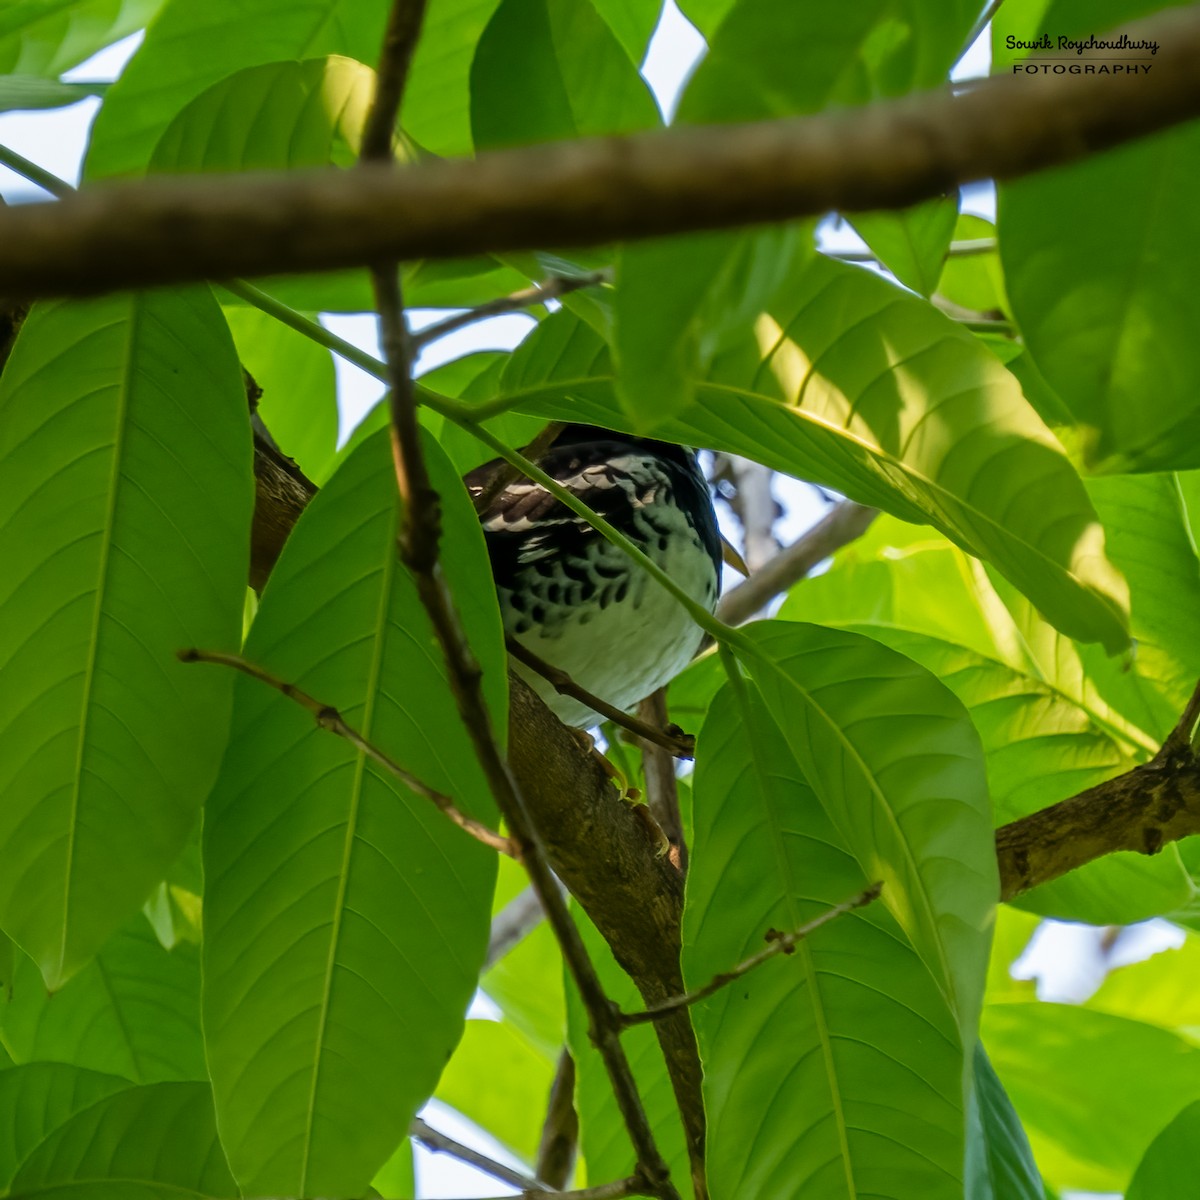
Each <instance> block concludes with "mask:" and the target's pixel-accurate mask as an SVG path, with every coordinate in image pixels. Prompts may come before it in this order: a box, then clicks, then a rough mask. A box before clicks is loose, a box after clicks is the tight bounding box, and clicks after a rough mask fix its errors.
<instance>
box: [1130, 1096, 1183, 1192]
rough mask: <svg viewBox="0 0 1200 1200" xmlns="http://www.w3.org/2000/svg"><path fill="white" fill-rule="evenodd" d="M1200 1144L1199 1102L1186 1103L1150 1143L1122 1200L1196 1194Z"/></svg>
mask: <svg viewBox="0 0 1200 1200" xmlns="http://www.w3.org/2000/svg"><path fill="white" fill-rule="evenodd" d="M1197 1145H1200V1102H1197V1103H1194V1104H1189V1105H1188V1106H1187V1107H1186V1108H1185V1109H1183V1111H1182V1112H1180V1113H1179V1115H1178V1116H1177V1117H1175V1119H1174V1120H1173V1121H1172V1122H1171V1123H1170V1124H1169V1125H1168V1126H1167V1127H1166V1128H1165V1129H1164V1130H1163V1131H1162V1133H1160V1134H1159V1135H1158V1137H1156V1138H1155V1139H1154V1141H1153V1142H1151V1143H1150V1148H1149V1149H1148V1150H1147V1151H1146V1154H1145V1157H1144V1158H1143V1159H1142V1161H1141V1162H1140V1163H1139V1164H1138V1169H1137V1171H1136V1172H1135V1173H1134V1176H1133V1180H1132V1182H1131V1183H1130V1184H1129V1190H1128V1191H1127V1192H1126V1193H1125V1200H1183V1198H1184V1197H1186V1196H1187V1195H1188V1193H1189V1192H1191V1194H1192V1195H1196V1147H1197Z"/></svg>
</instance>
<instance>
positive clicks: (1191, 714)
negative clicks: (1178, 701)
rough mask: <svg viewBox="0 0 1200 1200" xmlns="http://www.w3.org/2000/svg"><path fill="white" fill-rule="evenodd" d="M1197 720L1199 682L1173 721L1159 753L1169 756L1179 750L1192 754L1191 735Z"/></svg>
mask: <svg viewBox="0 0 1200 1200" xmlns="http://www.w3.org/2000/svg"><path fill="white" fill-rule="evenodd" d="M1197 721H1200V683H1197V684H1196V688H1195V690H1194V691H1193V692H1192V695H1191V698H1190V699H1189V700H1188V702H1187V704H1186V705H1185V707H1184V710H1183V714H1182V715H1181V716H1180V718H1179V720H1178V721H1177V722H1176V723H1175V728H1174V729H1172V730H1171V732H1170V733H1169V734H1167V740H1166V741H1165V742H1163V747H1162V750H1161V751H1159V755H1160V756H1170V755H1173V754H1178V753H1180V752H1184V753H1187V754H1194V753H1195V751H1194V748H1193V747H1194V743H1193V736H1194V734H1195V732H1196V722H1197Z"/></svg>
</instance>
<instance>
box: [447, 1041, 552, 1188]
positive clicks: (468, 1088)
mask: <svg viewBox="0 0 1200 1200" xmlns="http://www.w3.org/2000/svg"><path fill="white" fill-rule="evenodd" d="M555 1063H556V1059H553V1058H548V1057H547V1056H546V1055H544V1054H543V1053H542V1052H541V1051H539V1050H537V1049H536V1048H535V1047H534V1046H533V1045H532V1044H531V1043H530V1042H529V1041H528V1040H527V1039H526V1038H525V1037H523V1036H522V1035H521V1034H520V1033H519V1032H518V1031H517V1029H516V1027H515V1026H514V1025H512V1024H511V1023H509V1022H508V1021H468V1022H467V1027H466V1029H465V1030H464V1031H463V1038H462V1041H461V1042H459V1043H458V1048H457V1049H456V1050H455V1051H454V1054H453V1056H452V1057H451V1059H450V1062H449V1063H448V1064H447V1066H446V1069H445V1071H444V1072H443V1073H442V1078H441V1080H440V1082H439V1083H438V1087H437V1091H436V1092H435V1093H434V1095H435V1098H436V1099H438V1100H441V1101H442V1102H443V1103H445V1104H448V1105H450V1107H451V1108H453V1109H456V1110H457V1111H458V1112H460V1113H462V1115H463V1116H464V1117H466V1118H468V1119H469V1120H471V1121H474V1122H475V1124H476V1125H478V1126H480V1128H482V1129H485V1130H486V1131H487V1132H488V1133H489V1134H490V1135H491V1136H492V1137H493V1138H495V1139H496V1140H497V1141H498V1142H500V1143H501V1145H503V1146H506V1147H507V1148H508V1149H509V1150H510V1151H512V1153H513V1154H515V1155H516V1156H517V1158H518V1159H520V1160H521V1161H522V1162H524V1163H525V1165H526V1166H527V1167H532V1166H533V1164H534V1163H535V1162H536V1161H537V1151H538V1143H539V1142H540V1140H541V1136H542V1122H543V1121H544V1120H545V1117H546V1103H547V1101H548V1099H549V1096H550V1085H551V1084H552V1083H553V1081H554V1070H555ZM489 1079H490V1080H495V1081H496V1084H495V1086H485V1085H484V1081H485V1080H489Z"/></svg>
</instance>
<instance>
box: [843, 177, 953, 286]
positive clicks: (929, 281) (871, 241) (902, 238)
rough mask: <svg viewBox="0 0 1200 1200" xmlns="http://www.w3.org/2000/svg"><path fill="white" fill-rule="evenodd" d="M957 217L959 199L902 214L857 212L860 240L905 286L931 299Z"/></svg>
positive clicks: (946, 198) (947, 198) (942, 198)
mask: <svg viewBox="0 0 1200 1200" xmlns="http://www.w3.org/2000/svg"><path fill="white" fill-rule="evenodd" d="M957 216H958V197H957V196H940V197H938V199H936V200H929V201H927V202H926V203H924V204H918V205H916V206H915V207H913V208H906V209H901V210H900V211H899V212H884V213H856V214H855V215H854V216H852V217H850V218H849V220H850V224H851V225H853V226H854V228H855V230H856V231H857V232H858V235H859V237H861V238H862V240H863V241H864V242H866V243H867V246H868V247H869V248H870V250H871V252H872V253H873V254H874V255H875V256H876V257H877V258H878V259H879V261H880V262H881V263H883V265H884V266H885V267H887V269H888V270H889V271H891V273H892V274H893V275H895V277H896V278H897V279H898V280H900V282H901V283H902V284H904V285H905V286H906V287H910V288H912V289H913V291H914V292H920V294H921V295H922V296H930V295H932V294H933V291H934V289H935V288H936V287H937V283H938V277H939V275H940V274H941V271H942V264H943V263H944V262H945V261H946V251H947V250H948V249H949V248H950V236H951V234H952V233H953V232H954V222H955V218H956V217H957Z"/></svg>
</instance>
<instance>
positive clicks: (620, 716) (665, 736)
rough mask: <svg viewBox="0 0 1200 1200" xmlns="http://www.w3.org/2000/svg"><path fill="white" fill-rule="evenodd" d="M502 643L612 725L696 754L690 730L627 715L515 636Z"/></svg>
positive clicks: (684, 754)
mask: <svg viewBox="0 0 1200 1200" xmlns="http://www.w3.org/2000/svg"><path fill="white" fill-rule="evenodd" d="M505 643H506V644H507V646H508V652H509V654H511V655H512V656H513V658H515V659H516V660H517V661H518V662H521V663H524V664H525V665H526V666H527V667H528V668H529V669H530V670H531V671H536V672H537V674H539V675H540V676H541V677H542V678H543V679H544V680H546V682H547V683H549V684H550V686H551V687H553V688H554V690H555V691H556V692H558V693H559V695H562V696H570V697H571V699H572V700H578V701H579V702H580V703H581V704H586V705H587V706H588V707H589V708H591V709H594V710H595V711H596V712H598V713H599V714H600V715H601V716H602V717H603V718H604V719H605V720H606V721H612V723H613V724H614V725H620V726H621V728H622V729H628V730H629V732H630V733H633V734H636V735H637V736H638V737H640V738H643V739H645V740H646V741H647V742H653V743H654V744H655V745H656V746H661V747H662V748H663V749H664V750H669V751H670V752H671V753H672V754H673V755H674V756H675V757H676V758H694V757H695V756H696V739H695V738H694V737H692V735H691V734H690V733H682V732H680V733H672V732H671V730H670V729H665V728H658V727H656V726H654V725H651V724H650V723H649V722H648V721H643V720H641V719H640V718H639V717H634V716H630V714H629V713H627V712H623V711H622V710H621V709H619V708H617V707H616V705H614V704H609V702H608V701H607V700H602V699H601V698H600V697H599V696H594V695H592V693H591V692H589V691H587V690H586V689H585V688H582V687H580V686H579V684H577V683H576V682H575V680H573V679H572V678H571V677H570V675H568V674H567V673H566V671H560V670H559V669H558V667H555V666H553V665H551V664H550V663H548V662H546V660H545V659H544V658H539V657H538V656H537V655H536V654H534V652H533V651H532V650H530V649H529V648H528V647H526V646H522V645H521V643H520V642H518V641H517V640H516V638H512V637H509V638H506V639H505Z"/></svg>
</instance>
